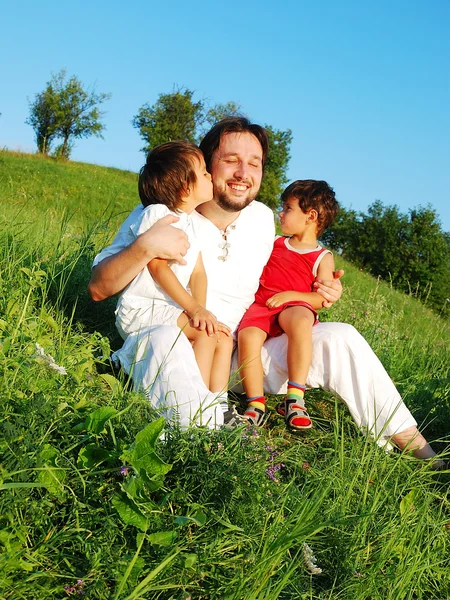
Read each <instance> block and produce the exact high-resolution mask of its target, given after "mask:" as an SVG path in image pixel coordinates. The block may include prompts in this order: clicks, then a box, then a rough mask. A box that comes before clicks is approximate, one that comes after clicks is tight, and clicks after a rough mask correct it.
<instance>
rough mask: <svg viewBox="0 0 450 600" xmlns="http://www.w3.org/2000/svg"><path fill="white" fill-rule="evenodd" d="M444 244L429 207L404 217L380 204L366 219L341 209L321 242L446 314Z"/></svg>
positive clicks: (448, 267) (448, 251) (448, 270)
mask: <svg viewBox="0 0 450 600" xmlns="http://www.w3.org/2000/svg"><path fill="white" fill-rule="evenodd" d="M449 240H450V236H449V234H447V233H444V232H443V231H442V229H441V225H440V223H439V220H438V218H437V215H436V212H435V211H434V209H433V208H431V207H430V206H428V207H426V208H423V207H418V208H415V209H411V210H410V211H409V215H405V214H402V213H400V211H399V208H398V207H397V206H384V205H383V203H382V202H380V201H379V200H377V201H376V202H374V203H373V204H372V205H371V206H370V207H369V208H368V211H367V214H364V213H355V211H345V210H344V209H341V210H340V211H339V213H338V218H337V219H336V221H335V223H334V224H333V225H332V227H330V228H329V229H328V230H327V232H326V233H325V234H324V236H322V241H323V242H324V244H325V245H327V246H329V247H330V248H333V249H335V250H338V251H339V252H341V253H342V255H343V256H344V257H345V258H346V259H348V260H349V261H351V262H353V263H354V264H356V265H357V266H359V267H361V268H363V269H366V270H368V271H369V272H370V273H372V275H375V276H377V277H381V278H382V279H385V280H387V281H390V282H392V284H393V285H394V287H396V288H397V289H400V290H402V291H404V292H413V293H414V294H416V295H417V296H418V297H420V298H421V299H422V300H424V301H426V302H428V303H429V304H430V306H431V307H432V308H434V309H436V310H439V311H443V310H445V311H446V312H447V311H448V303H447V302H446V299H447V298H449V297H450V241H449Z"/></svg>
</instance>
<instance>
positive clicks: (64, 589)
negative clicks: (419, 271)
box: [0, 152, 450, 600]
mask: <svg viewBox="0 0 450 600" xmlns="http://www.w3.org/2000/svg"><path fill="white" fill-rule="evenodd" d="M0 165H1V167H2V168H1V169H0V186H1V187H0V199H1V202H2V205H3V206H4V209H5V210H4V211H3V214H4V218H3V220H2V222H1V228H0V239H1V247H0V281H1V287H0V365H1V367H0V369H1V370H0V376H1V378H2V387H1V389H2V403H1V411H2V418H1V420H0V428H1V435H0V455H1V459H0V460H1V463H0V464H1V471H0V475H1V482H0V515H1V516H0V548H1V550H2V553H1V557H0V597H1V598H5V599H6V598H8V599H9V598H11V599H12V598H14V599H33V600H41V599H42V600H44V599H45V600H48V599H53V598H55V599H57V598H65V597H70V596H81V595H85V597H86V598H93V599H94V598H95V599H105V600H106V599H113V598H114V599H121V600H125V599H128V600H131V599H138V598H139V599H144V598H145V599H161V600H187V599H188V598H189V599H191V600H194V599H197V600H200V599H203V600H206V599H208V600H209V599H211V600H212V599H214V600H215V599H220V600H273V599H276V598H280V599H282V600H285V599H286V600H288V599H289V600H291V599H292V600H293V599H295V600H297V599H304V600H306V599H308V600H310V599H323V600H325V599H327V600H338V599H339V600H344V599H345V600H347V599H348V600H354V599H356V600H359V599H361V600H363V599H364V600H367V599H374V600H400V599H411V600H413V599H414V600H418V599H423V600H425V599H426V600H429V599H434V598H436V599H440V600H444V599H446V598H449V597H450V569H449V558H448V557H449V555H450V553H449V547H450V506H449V498H448V483H449V478H448V477H449V475H448V473H440V474H436V473H435V472H433V471H432V470H431V469H430V466H429V465H427V464H423V463H419V462H418V461H416V460H414V459H413V458H411V457H410V456H408V455H407V454H400V453H398V452H391V453H386V452H385V451H384V450H383V449H380V448H379V447H378V446H377V445H376V444H374V443H373V442H371V441H370V440H368V439H366V438H365V437H364V436H363V435H362V434H360V433H359V432H358V431H357V430H356V428H355V426H354V424H353V422H352V420H351V418H350V416H349V415H348V412H347V410H346V409H345V408H344V407H343V406H342V405H341V404H340V403H339V401H338V400H337V399H336V398H334V397H333V396H331V395H330V394H328V393H326V392H323V391H321V390H313V391H311V392H309V396H308V398H309V400H308V405H309V406H310V407H311V410H310V412H311V415H312V418H313V420H314V424H315V427H314V429H313V430H312V431H311V432H308V433H307V434H305V435H300V436H292V435H290V434H288V433H287V432H286V430H285V428H284V425H283V421H282V419H281V418H280V417H278V415H276V413H275V410H274V406H275V404H276V401H277V399H276V397H271V398H270V401H269V405H270V408H271V417H270V420H269V423H268V426H267V428H264V429H262V430H257V431H256V430H251V429H246V428H241V429H237V430H234V431H227V430H219V431H208V430H204V429H201V428H198V429H192V430H189V431H180V430H178V429H177V428H176V427H169V426H168V425H167V424H165V423H164V422H163V421H162V419H160V418H158V416H157V415H156V414H154V412H153V411H152V409H151V407H150V405H149V402H148V401H147V399H146V398H145V397H144V396H142V395H140V394H138V393H135V392H132V391H130V387H129V382H127V381H126V380H124V379H123V378H122V377H121V375H120V374H118V373H117V372H115V371H114V370H113V369H112V368H111V365H110V363H109V355H110V349H111V346H114V345H115V344H117V340H116V339H115V338H114V336H113V326H112V305H111V304H109V305H107V306H106V308H105V304H99V305H93V304H92V303H91V302H90V301H89V300H88V297H87V293H86V292H85V288H86V285H87V281H88V279H89V270H90V264H91V261H92V258H93V256H94V255H95V253H96V251H97V250H98V249H99V248H100V247H101V246H103V245H104V244H105V243H106V240H107V237H109V238H111V235H112V233H113V232H114V231H115V229H116V228H117V225H118V222H120V220H121V218H122V215H121V214H120V213H123V212H126V211H127V210H129V209H130V208H132V207H133V206H134V204H135V201H136V194H135V189H134V188H135V176H134V175H133V174H128V173H121V172H119V171H115V170H108V169H102V168H100V167H95V166H93V165H78V164H76V163H67V164H64V165H62V164H60V163H57V162H54V161H52V160H48V159H47V160H43V159H38V158H36V157H33V156H20V155H14V154H12V153H5V152H3V153H0ZM83 173H85V176H83ZM64 190H65V191H64ZM95 190H98V192H97V191H95ZM88 196H89V197H88ZM111 203H112V204H111ZM108 207H109V208H108ZM108 211H110V212H109V213H108ZM114 215H116V216H114ZM340 266H344V268H345V270H346V276H345V280H344V281H345V282H346V289H345V294H344V297H343V298H342V300H341V301H340V302H339V303H338V304H337V305H336V306H334V307H333V308H332V309H331V310H330V311H329V312H328V313H326V314H325V315H324V318H326V319H329V320H343V321H347V322H350V323H352V324H353V325H355V327H357V328H358V329H359V330H360V331H361V332H362V333H363V335H364V336H365V337H366V339H367V340H368V341H369V343H370V344H371V345H372V347H373V348H374V350H375V351H376V353H377V354H378V356H379V357H380V359H381V360H382V362H383V363H384V365H385V366H386V368H387V369H388V371H389V373H390V374H391V376H392V377H393V379H394V381H395V383H396V384H397V385H398V387H399V388H400V390H401V392H402V393H403V395H404V397H405V401H406V402H407V404H408V405H409V406H410V408H411V410H412V411H413V412H414V415H415V416H416V418H417V419H418V421H419V422H420V423H421V425H422V428H423V429H424V430H425V434H426V435H427V437H428V438H430V439H432V440H434V441H435V445H436V447H437V448H438V449H439V450H440V451H441V452H442V454H443V456H444V457H447V458H448V456H449V423H450V380H449V355H448V348H449V342H450V334H449V328H448V323H447V322H445V321H444V320H443V319H439V318H438V317H437V316H436V315H434V314H433V313H431V312H430V311H428V310H427V309H426V308H424V307H423V306H422V305H420V304H419V303H418V302H417V301H416V300H415V299H414V298H410V297H407V296H404V295H401V294H400V293H398V292H396V291H394V290H392V289H391V288H390V287H389V286H388V285H386V284H381V283H379V282H377V281H375V280H374V279H373V278H371V277H369V276H367V275H365V274H364V273H361V272H359V271H358V270H357V269H355V268H353V267H352V266H351V265H348V264H345V265H344V264H341V265H340ZM161 434H163V436H162V437H161ZM306 545H307V546H308V547H309V548H310V549H311V552H312V553H313V554H314V556H315V560H313V559H311V558H310V556H309V554H308V549H307V546H306ZM319 570H321V572H318V571H319ZM313 571H314V572H313Z"/></svg>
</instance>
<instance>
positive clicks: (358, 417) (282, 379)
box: [94, 201, 417, 443]
mask: <svg viewBox="0 0 450 600" xmlns="http://www.w3.org/2000/svg"><path fill="white" fill-rule="evenodd" d="M141 212H142V208H140V207H138V208H136V209H135V210H134V211H133V213H132V214H131V215H130V217H129V218H128V219H127V220H126V221H125V223H124V224H123V225H122V227H121V229H120V231H119V233H118V234H117V236H116V238H115V239H114V241H113V244H112V245H111V246H110V247H109V248H106V249H105V250H104V251H103V252H101V253H100V254H99V255H98V256H97V257H96V259H95V261H94V265H95V264H97V263H98V262H100V261H101V260H103V259H104V258H106V257H107V256H111V255H112V254H115V253H116V252H118V251H119V250H121V249H123V248H125V247H126V246H127V245H128V244H129V243H130V242H131V241H132V240H133V239H134V238H133V237H132V236H131V235H130V232H129V228H130V225H131V224H132V223H133V222H134V221H135V220H136V219H138V218H139V215H140V213H141ZM192 224H193V228H194V232H195V235H196V237H197V238H199V239H201V240H202V250H203V252H202V256H203V262H204V265H205V269H206V273H207V276H208V297H207V308H208V309H209V310H210V311H211V312H213V313H214V314H215V315H216V317H217V318H218V319H219V320H220V321H222V322H223V323H226V324H227V325H229V326H230V327H231V328H232V329H233V330H234V329H235V328H236V326H237V325H238V323H239V321H240V319H241V317H242V315H243V314H244V312H245V310H246V309H247V308H248V306H249V305H250V304H251V303H252V302H253V298H254V294H255V292H256V290H257V288H258V281H259V277H260V275H261V272H262V270H263V267H264V265H265V264H266V262H267V260H268V258H269V255H270V252H271V250H272V246H273V241H274V237H275V230H274V222H273V213H272V211H271V210H270V209H269V208H268V207H267V206H265V205H263V204H261V203H260V202H256V201H253V202H252V203H251V204H250V205H249V206H248V207H247V208H245V209H244V210H243V211H241V213H240V215H239V216H238V218H237V219H236V221H235V222H234V223H233V224H232V225H231V226H230V227H228V229H227V243H228V244H229V248H228V256H227V257H226V260H220V259H219V257H223V256H224V255H225V254H226V253H225V252H224V250H223V249H222V246H223V237H222V232H220V231H219V229H217V227H215V225H213V224H212V223H211V222H210V221H209V220H208V219H206V218H204V217H202V216H201V215H199V214H197V213H193V214H192ZM139 327H140V329H139V330H137V331H136V332H135V333H133V334H131V335H130V336H129V337H128V338H127V339H126V341H125V344H124V346H123V347H122V349H121V350H119V351H118V352H117V353H116V357H117V358H118V359H119V360H120V362H121V364H122V366H123V367H124V369H125V370H126V371H127V372H129V373H131V374H132V376H133V380H134V382H135V387H136V388H144V389H145V390H146V393H147V395H148V397H149V398H150V401H151V402H152V404H153V405H154V406H155V407H157V408H159V409H161V410H162V411H163V412H165V414H166V415H167V417H168V418H169V419H170V418H174V416H175V414H176V416H177V417H178V418H179V420H180V423H181V425H182V426H188V425H189V424H194V423H197V424H199V423H202V424H206V423H207V424H209V426H212V427H214V426H217V425H220V424H221V423H222V422H223V418H222V412H221V410H220V409H219V410H216V406H214V402H215V398H214V395H212V394H211V393H210V392H209V391H208V390H207V388H206V386H205V385H204V383H203V381H202V379H201V377H200V373H199V370H198V367H197V363H196V361H195V357H194V353H193V350H192V348H191V345H190V343H189V341H188V340H187V338H186V337H185V336H183V335H180V331H179V330H178V328H174V327H169V326H147V324H145V323H142V322H141V323H140V325H139ZM175 342H176V343H175ZM286 358H287V336H286V335H285V334H283V335H281V336H279V337H277V338H271V339H269V340H268V341H267V342H266V343H265V344H264V347H263V352H262V361H263V368H264V375H265V379H264V390H265V392H266V393H269V394H278V393H284V392H285V391H286V384H287V376H288V375H287V363H286ZM236 368H237V358H236V357H235V358H234V361H233V363H232V368H231V380H232V381H233V373H235V372H236ZM238 379H239V376H237V377H234V380H238ZM306 383H307V385H308V387H323V388H324V389H327V390H329V391H331V392H333V393H335V394H337V395H338V396H339V397H340V398H341V399H342V400H343V401H344V402H345V403H346V404H347V406H348V408H349V410H350V413H351V415H352V417H353V419H354V420H355V422H356V424H357V425H358V427H360V428H362V429H364V430H365V431H367V432H368V433H370V434H371V435H373V436H374V437H375V438H376V439H378V441H379V443H386V438H388V437H390V436H392V435H393V434H395V433H397V432H400V431H403V430H405V429H406V428H408V427H411V426H413V425H416V424H417V423H416V421H415V420H414V418H413V417H412V415H411V413H410V412H409V410H408V408H407V407H406V406H405V404H404V403H403V401H402V399H401V397H400V395H399V393H398V392H397V390H396V388H395V386H394V384H393V383H392V381H391V379H390V378H389V376H388V374H387V373H386V371H385V369H384V368H383V366H382V364H381V363H380V361H379V360H378V358H377V357H376V356H375V354H374V352H373V351H372V349H371V348H370V346H369V345H368V344H367V342H366V341H365V340H364V338H363V337H362V336H361V335H360V334H359V333H358V332H357V331H356V330H355V329H354V328H353V327H352V326H351V325H347V324H345V323H319V324H318V325H316V326H315V327H314V328H313V357H312V365H311V368H310V371H309V374H308V378H307V381H306Z"/></svg>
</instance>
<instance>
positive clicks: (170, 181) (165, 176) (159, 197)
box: [138, 141, 203, 212]
mask: <svg viewBox="0 0 450 600" xmlns="http://www.w3.org/2000/svg"><path fill="white" fill-rule="evenodd" d="M202 159H203V154H202V151H201V150H200V148H198V147H197V146H196V145H195V144H191V143H190V142H183V141H175V142H166V143H165V144H161V145H160V146H156V147H155V148H153V150H151V151H150V152H149V153H148V155H147V160H146V162H145V165H144V166H143V167H142V169H141V170H140V172H139V182H138V190H139V197H140V199H141V202H142V204H143V205H144V206H149V205H150V204H164V205H165V206H167V208H168V209H169V210H172V211H175V212H176V211H177V210H178V209H179V207H180V206H181V204H182V202H183V196H185V195H186V193H187V191H188V188H189V187H191V186H193V185H194V184H195V183H196V181H197V177H196V175H195V167H196V161H200V160H202Z"/></svg>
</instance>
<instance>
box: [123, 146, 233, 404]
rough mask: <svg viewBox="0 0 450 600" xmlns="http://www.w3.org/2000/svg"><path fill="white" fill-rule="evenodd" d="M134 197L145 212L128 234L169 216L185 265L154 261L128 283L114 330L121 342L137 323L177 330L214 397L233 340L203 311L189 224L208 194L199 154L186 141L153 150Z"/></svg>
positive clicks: (203, 283) (201, 275)
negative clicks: (184, 248) (185, 242)
mask: <svg viewBox="0 0 450 600" xmlns="http://www.w3.org/2000/svg"><path fill="white" fill-rule="evenodd" d="M139 195H140V198H141V202H142V204H143V205H144V206H145V207H146V208H145V210H144V211H143V212H142V214H141V217H140V219H138V220H137V222H135V223H133V224H132V225H131V226H130V229H131V232H132V234H133V235H134V236H135V237H137V236H139V235H141V234H142V233H143V232H144V231H146V230H147V229H149V228H150V227H151V226H152V225H153V224H154V223H155V222H156V221H158V220H159V219H161V218H162V217H164V216H165V215H167V214H175V215H176V216H178V217H179V219H180V220H179V221H178V222H177V223H176V224H175V225H174V226H175V227H179V228H181V229H183V231H185V232H186V234H187V235H188V238H189V243H190V247H189V250H188V252H187V254H186V256H185V261H186V264H185V265H178V264H176V263H174V264H169V262H168V261H167V260H163V259H158V258H155V259H153V260H151V261H150V262H149V263H148V266H147V268H146V269H143V270H142V271H141V272H140V273H139V274H138V275H137V276H136V277H135V278H134V280H133V281H132V282H131V283H130V284H129V285H128V286H127V287H126V288H125V290H124V291H123V292H122V294H121V296H120V298H119V301H118V305H117V310H116V325H117V328H118V330H119V332H120V334H121V335H122V337H123V338H124V339H126V338H127V337H128V336H129V335H130V334H132V333H135V332H136V331H137V330H139V329H141V328H142V326H143V324H145V326H149V325H160V324H166V325H177V326H178V327H179V328H180V329H181V331H182V332H183V334H184V335H186V337H187V338H188V339H189V341H190V342H191V343H192V345H193V349H194V353H195V357H196V360H197V363H198V366H199V368H200V372H201V375H202V378H203V381H204V382H205V384H206V386H207V387H208V388H209V389H210V390H211V391H212V392H215V393H220V392H222V391H223V390H226V387H227V383H228V378H229V365H230V358H231V352H232V347H233V340H232V337H231V332H230V330H229V328H228V327H227V326H225V325H224V324H223V323H220V322H218V321H217V319H216V317H215V316H214V315H213V314H212V313H211V312H209V311H208V310H206V308H205V304H206V290H207V280H206V272H205V269H204V266H203V261H202V255H201V245H200V242H199V240H198V239H197V238H196V237H195V235H194V231H193V228H192V223H191V213H192V212H193V211H194V210H195V208H196V207H197V206H198V205H199V204H203V203H204V202H207V201H209V200H211V199H212V195H213V187H212V182H211V175H210V174H209V173H208V172H207V170H206V166H205V161H204V158H203V154H202V152H201V151H200V150H199V148H197V147H196V146H194V145H193V144H190V143H188V142H168V143H166V144H162V145H161V146H158V147H156V148H154V149H153V150H152V151H151V152H150V153H149V155H148V157H147V161H146V164H145V166H144V167H143V168H142V169H141V172H140V176H139ZM188 290H189V291H188ZM219 342H220V343H219Z"/></svg>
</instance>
